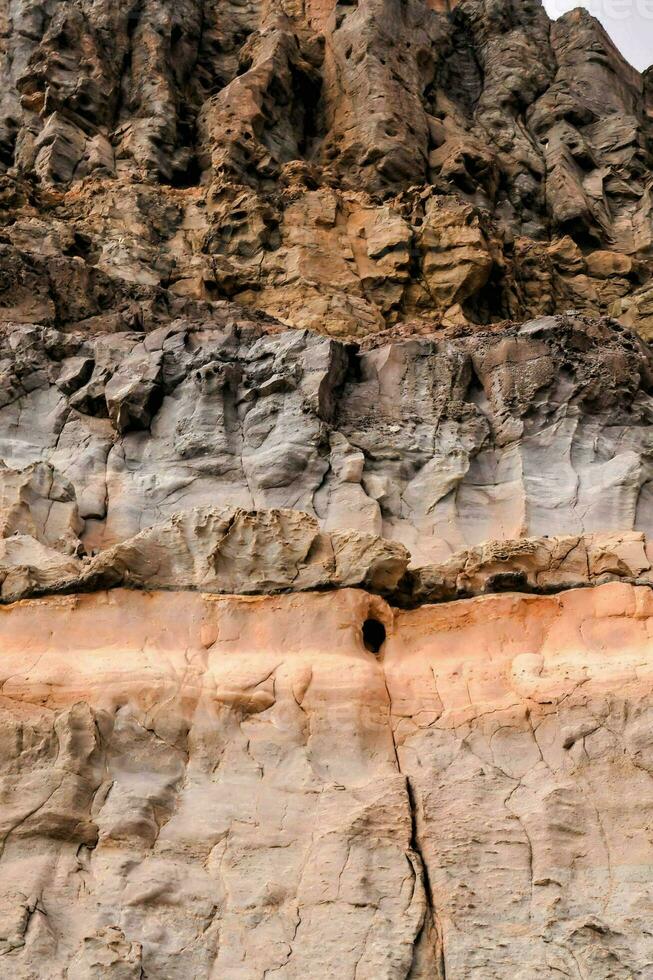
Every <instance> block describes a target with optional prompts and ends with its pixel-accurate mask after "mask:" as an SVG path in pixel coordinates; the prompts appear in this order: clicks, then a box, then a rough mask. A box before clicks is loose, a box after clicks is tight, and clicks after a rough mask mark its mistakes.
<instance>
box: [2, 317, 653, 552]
mask: <svg viewBox="0 0 653 980" xmlns="http://www.w3.org/2000/svg"><path fill="white" fill-rule="evenodd" d="M0 344H2V350H1V351H0V356H1V357H2V366H3V380H4V392H3V393H0V453H1V454H2V457H3V458H4V460H5V461H6V463H7V464H8V465H9V466H10V467H11V468H12V469H15V470H16V471H19V472H20V471H22V470H24V468H25V467H33V466H34V465H36V464H38V465H41V466H42V465H43V464H44V463H47V464H48V465H49V466H50V467H53V468H54V473H55V476H53V479H55V478H56V479H57V480H59V481H60V482H62V485H66V486H67V487H68V488H69V489H68V490H67V491H66V492H67V493H68V494H69V495H72V497H73V499H74V497H75V496H76V500H77V505H78V513H79V517H80V519H81V522H82V525H83V527H82V531H81V537H82V541H83V542H84V545H85V547H86V549H87V550H88V551H93V550H96V549H97V548H104V547H107V546H110V545H113V544H115V543H117V542H119V541H121V540H124V539H126V538H129V537H131V536H133V535H135V534H137V533H138V532H139V531H141V530H142V529H144V528H146V527H148V526H151V525H155V524H158V523H159V522H161V521H162V520H165V519H167V518H169V517H171V516H172V515H173V514H175V513H178V512H183V511H187V510H190V509H191V508H193V507H197V506H212V507H213V506H216V505H220V506H223V507H225V506H226V507H229V508H233V507H234V506H239V507H242V508H245V509H247V510H249V509H267V508H294V509H296V510H300V511H303V512H307V513H309V514H312V515H314V516H316V517H317V518H318V519H319V521H320V523H321V525H322V527H323V528H324V529H325V530H326V531H341V530H342V531H349V530H352V529H353V530H356V531H358V532H361V533H364V534H372V535H375V536H378V535H380V536H383V537H385V538H389V539H392V540H395V541H399V542H401V543H402V544H403V545H404V546H405V547H407V548H408V550H409V551H410V552H411V554H412V556H413V564H416V565H421V564H425V563H430V562H433V561H437V562H439V561H441V560H443V559H445V558H447V557H448V556H449V555H451V554H452V553H453V552H456V551H459V550H461V549H464V548H467V547H470V546H475V545H479V544H481V543H482V542H483V541H486V540H495V539H499V540H500V539H512V538H519V537H522V536H540V535H544V534H564V535H578V534H583V533H588V532H599V531H600V532H605V531H632V530H637V531H642V532H648V531H650V530H651V528H652V527H653V495H652V490H651V486H652V483H651V481H652V477H653V470H652V458H653V429H652V428H651V421H652V419H653V399H652V398H651V394H650V392H651V384H652V379H653V370H652V369H653V358H652V356H651V351H650V348H649V347H648V345H647V344H645V343H644V342H643V341H641V340H640V339H639V338H637V337H636V336H634V335H633V334H631V333H630V332H629V331H627V330H624V329H623V328H621V327H620V326H619V324H617V323H613V322H612V321H601V322H594V321H588V320H583V319H579V318H564V317H563V318H544V319H542V320H538V321H533V322H531V323H528V324H526V325H524V326H522V327H513V328H505V329H503V330H495V331H485V332H481V333H470V334H468V335H466V336H463V337H459V338H449V339H446V338H445V339H440V340H427V339H419V338H417V339H415V338H414V339H412V340H407V341H400V342H397V343H390V344H386V345H384V346H382V347H379V348H375V349H372V350H369V351H364V352H359V351H357V350H356V349H355V348H352V347H351V346H347V345H343V344H342V343H341V342H339V341H335V340H332V339H325V338H322V337H319V336H315V335H313V334H310V333H306V332H297V331H290V332H287V333H281V334H276V333H274V334H266V333H264V332H263V333H262V332H261V330H260V328H255V327H253V326H250V327H242V328H239V327H238V326H237V325H233V324H228V325H226V326H225V327H223V328H220V327H218V326H216V325H215V324H213V323H206V324H204V325H203V326H202V327H193V326H192V325H189V324H188V323H185V322H179V321H175V323H174V324H171V325H170V326H169V327H167V328H161V329H159V330H157V331H155V332H154V333H151V334H148V335H146V336H145V337H144V336H143V335H137V334H134V333H120V334H111V335H109V336H106V335H103V336H101V337H97V338H95V337H90V338H89V337H86V338H83V337H81V336H79V335H78V334H62V333H60V332H57V331H53V330H48V329H43V328H37V327H22V328H20V329H12V330H7V331H6V332H5V333H0ZM26 419H29V420H30V421H29V424H27V423H26ZM13 479H16V480H17V479H18V476H16V477H14V478H13ZM21 479H26V477H23V478H21ZM70 488H72V489H70ZM62 506H63V505H62ZM62 513H63V511H62ZM45 543H51V542H45Z"/></svg>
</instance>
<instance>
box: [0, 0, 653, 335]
mask: <svg viewBox="0 0 653 980" xmlns="http://www.w3.org/2000/svg"><path fill="white" fill-rule="evenodd" d="M448 6H449V4H443V3H442V2H438V3H434V4H430V5H429V4H428V3H427V2H425V0H406V2H402V3H400V2H399V0H360V2H358V3H354V4H349V3H347V4H345V3H342V4H336V3H333V4H330V3H316V2H310V3H308V4H304V5H302V4H293V3H289V2H281V0H266V2H263V0H256V2H251V3H247V4H244V5H243V4H236V3H227V4H222V3H221V4H217V3H211V2H210V0H183V2H172V0H145V2H142V0H126V2H123V3H120V4H115V3H113V4H112V3H107V2H106V0H77V2H75V3H66V2H62V0H48V2H47V3H41V4H38V5H34V4H32V3H28V2H25V0H16V2H12V3H9V0H3V3H2V4H0V25H1V28H2V29H1V30H0V36H1V38H2V39H1V40H0V79H1V81H2V98H1V101H0V167H1V168H2V170H3V171H4V173H5V176H4V178H2V180H1V182H0V200H1V201H2V203H3V204H4V207H5V214H4V216H3V222H2V225H3V227H2V242H1V243H0V244H1V245H2V266H3V282H2V283H0V289H1V290H2V292H1V294H0V296H1V299H0V302H2V305H3V306H4V307H5V310H6V313H7V318H8V319H13V318H16V319H18V320H19V321H21V322H38V323H44V324H46V323H47V324H53V325H55V326H57V327H69V326H75V325H79V324H80V323H82V322H85V321H88V320H94V321H96V320H97V319H98V318H100V319H101V322H102V323H103V328H105V329H106V328H107V327H110V328H111V329H115V325H116V324H117V323H119V322H125V319H127V320H129V321H131V322H132V323H133V324H135V325H141V324H145V325H148V324H150V323H152V322H153V321H154V322H156V321H157V320H158V319H159V318H160V316H161V314H162V311H163V313H164V314H166V313H167V311H168V310H170V309H171V308H172V309H179V308H181V307H184V306H186V307H187V308H188V305H189V304H190V305H191V306H193V304H198V303H199V304H200V306H201V305H202V304H205V303H207V302H208V303H211V302H212V301H215V300H216V299H219V298H226V299H234V300H236V301H237V302H238V303H241V304H245V305H247V306H248V307H251V308H256V309H259V310H265V311H267V312H268V313H270V314H273V315H274V316H278V317H280V318H281V319H282V320H283V321H284V322H285V323H286V324H288V325H291V326H296V327H310V328H311V329H314V330H317V331H319V332H323V333H330V334H333V335H339V336H343V335H352V336H358V337H361V336H365V335H366V334H370V333H374V332H378V331H379V330H382V329H384V328H386V327H387V326H389V325H392V324H395V323H397V322H402V321H407V320H408V321H416V322H417V323H419V322H422V323H425V324H427V325H428V324H437V323H439V322H441V321H444V322H445V323H465V322H467V321H471V322H481V323H487V322H496V321H501V320H505V319H521V320H523V319H528V318H529V317H533V316H539V315H543V314H552V313H557V312H564V311H565V310H567V309H576V310H581V311H585V312H587V313H592V314H598V313H612V314H613V315H616V316H619V317H621V319H622V321H623V322H624V323H625V324H627V325H629V326H634V327H636V328H637V329H639V330H640V331H642V332H643V333H646V334H647V335H648V334H650V333H651V331H652V330H653V321H652V320H651V315H652V314H651V309H652V307H651V289H652V286H651V274H652V267H651V261H650V253H651V244H652V227H653V226H652V212H651V177H650V173H651V159H652V158H651V149H650V146H651V123H650V118H649V107H650V78H649V76H648V75H644V76H640V75H639V74H638V73H637V72H635V71H634V70H633V69H632V68H630V67H629V66H628V65H627V64H626V63H625V62H624V60H623V59H622V58H621V56H620V55H619V53H618V52H617V51H616V50H615V49H614V47H613V46H612V44H611V42H610V40H609V38H608V37H607V35H606V34H605V32H604V31H603V30H602V28H601V27H600V26H599V24H598V23H597V21H595V20H594V19H593V18H591V17H590V16H589V15H588V14H587V13H585V12H583V11H574V12H572V13H570V14H567V15H565V16H564V17H562V18H561V19H560V20H559V21H557V22H556V23H554V24H552V23H551V22H550V21H549V19H548V17H547V15H546V13H545V12H544V10H543V8H542V6H541V4H540V3H539V0H527V2H526V0H501V2H499V3H497V2H496V0H463V2H460V3H458V4H453V5H451V6H453V7H455V9H454V10H453V13H451V14H448V13H447V10H446V9H445V8H446V7H448Z"/></svg>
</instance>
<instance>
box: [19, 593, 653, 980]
mask: <svg viewBox="0 0 653 980" xmlns="http://www.w3.org/2000/svg"><path fill="white" fill-rule="evenodd" d="M368 619H373V620H375V622H376V623H377V624H379V623H380V624H382V625H383V627H384V628H385V631H386V637H387V638H386V640H385V642H384V643H382V645H381V647H380V650H379V651H378V653H374V652H372V651H371V650H369V649H367V648H366V646H365V643H364V641H363V632H362V627H363V624H364V622H365V621H366V620H368ZM377 628H378V626H377ZM652 630H653V597H652V596H651V592H650V590H649V589H648V588H637V587H633V586H630V585H622V584H608V585H603V586H600V587H598V588H596V589H584V590H576V591H571V592H567V593H564V594H562V595H557V596H546V597H545V596H523V595H501V596H487V597H482V598H476V599H470V600H466V601H459V602H455V603H449V604H443V605H440V606H424V607H422V608H420V609H417V610H413V611H403V612H397V611H395V610H393V609H392V608H391V607H389V606H388V605H387V604H386V603H384V602H383V601H382V600H381V599H379V598H377V597H373V596H370V595H369V594H367V593H365V592H363V591H359V590H353V589H351V590H343V591H341V592H337V593H325V594H319V593H305V594H302V595H292V596H278V597H263V598H261V597H257V598H242V597H239V598H234V597H217V596H206V595H201V594H198V593H183V592H182V593H162V592H159V593H139V592H129V591H124V590H115V591H113V592H110V593H96V594H91V595H84V596H68V597H57V598H49V599H39V600H30V601H23V602H20V603H16V604H14V605H13V606H8V607H4V608H2V609H0V644H1V649H2V657H1V659H0V668H1V675H0V681H1V683H2V687H1V693H2V700H1V703H0V733H1V736H2V737H1V739H0V755H1V774H2V783H1V788H0V793H1V797H0V798H1V799H2V808H1V809H0V835H1V839H2V857H1V860H2V875H1V877H0V955H1V954H4V956H3V959H2V960H0V963H1V964H2V969H5V970H7V971H10V973H11V975H12V976H13V977H17V978H32V977H43V976H48V977H52V978H58V977H61V978H63V977H67V978H69V980H81V978H88V977H98V978H99V977H116V978H117V977H119V978H131V977H134V978H139V977H141V976H151V977H170V978H182V977H185V978H188V977H193V978H214V980H215V978H218V977H229V978H239V980H240V978H242V980H250V978H251V980H259V978H263V977H267V978H270V977H274V978H276V980H289V978H300V977H302V978H306V977H309V976H310V977H311V978H312V980H322V978H324V980H326V978H335V977H338V978H340V977H347V978H354V977H355V978H356V980H379V978H388V980H389V978H400V977H401V978H404V977H410V978H413V980H414V978H427V977H428V978H437V977H441V978H444V977H445V976H446V977H447V978H460V980H462V978H467V977H479V978H480V977H482V978H484V980H485V978H494V977H496V978H500V977H501V978H505V977H508V976H514V977H520V978H526V977H528V978H529V980H530V978H535V977H545V976H547V977H548V976H551V975H553V973H556V974H558V973H559V974H560V975H563V976H564V975H569V976H583V977H592V978H598V977H606V978H607V977H624V978H625V977H630V976H646V970H647V969H649V968H650V967H648V966H647V964H650V962H651V959H652V957H653V942H652V940H651V936H650V931H649V929H648V923H649V922H650V921H651V914H652V912H653V908H652V901H651V888H650V881H651V863H652V856H653V843H652V841H651V833H650V828H651V826H652V825H653V780H652V778H651V776H652V774H653V736H652V734H651V731H652V728H651V717H652V711H653V706H652V702H651V690H652V688H653V655H652V650H651V646H652V645H651V633H652ZM7 975H9V974H8V973H7Z"/></svg>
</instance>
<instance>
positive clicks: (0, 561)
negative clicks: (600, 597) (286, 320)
mask: <svg viewBox="0 0 653 980" xmlns="http://www.w3.org/2000/svg"><path fill="white" fill-rule="evenodd" d="M6 523H7V522H6ZM7 528H8V529H10V528H11V524H10V523H7ZM652 558H653V547H652V546H650V545H647V541H646V537H645V535H644V534H642V533H639V532H623V533H615V534H592V535H581V536H570V537H558V538H526V539H521V540H515V541H501V542H498V541H495V542H489V543H487V544H484V545H482V546H480V547H477V548H472V549H469V550H466V551H461V552H458V553H457V554H456V555H453V556H452V557H451V558H450V559H448V560H447V561H446V562H444V563H442V564H439V565H427V566H423V567H421V568H416V569H414V568H413V569H411V568H409V565H410V554H409V553H408V551H407V550H406V549H405V548H404V547H403V545H401V544H399V543H397V542H394V541H388V540H385V539H383V538H380V537H375V536H374V535H365V534H359V533H357V532H354V531H350V532H347V531H334V532H331V533H327V532H325V531H322V530H320V527H319V524H318V521H317V520H316V519H315V518H314V517H312V516H311V515H309V514H304V513H301V512H299V511H291V510H261V511H246V510H242V509H240V508H236V509H233V510H228V509H220V508H197V509H195V510H192V511H190V512H187V513H184V514H179V515H176V516H174V517H173V518H171V519H170V520H168V521H165V522H164V523H161V524H158V525H155V526H154V527H150V528H147V529H146V530H144V531H141V533H140V534H137V535H136V536H135V537H133V538H130V539H128V540H127V541H124V542H121V543H120V544H118V545H115V546H114V547H113V548H109V549H107V550H106V551H103V552H101V553H100V554H99V555H96V556H93V557H83V558H78V557H75V556H74V555H71V554H63V553H62V552H61V551H57V550H55V549H54V548H52V547H50V546H49V544H48V543H47V541H44V540H39V539H38V537H36V536H33V535H30V534H26V533H23V532H22V530H18V531H17V532H16V533H14V534H12V535H11V536H8V537H5V538H3V539H2V540H1V541H0V583H1V591H0V596H1V601H2V602H5V603H6V602H13V601H16V600H19V599H24V598H28V597H31V596H39V595H47V594H54V593H62V592H66V593H71V592H93V591H97V590H102V589H110V588H117V587H123V588H125V587H126V588H132V589H139V590H147V591H149V590H171V591H197V592H205V593H214V594H225V595H265V594H273V593H279V592H306V591H312V590H328V589H340V588H348V587H353V586H359V587H362V588H364V589H367V590H368V591H369V592H372V593H375V594H378V595H382V596H385V597H386V598H387V599H388V600H389V601H391V602H393V603H395V604H396V605H399V606H406V607H410V606H416V605H422V604H426V603H433V602H444V601H450V600H452V599H457V598H468V597H471V596H475V595H482V594H487V593H492V592H507V591H512V592H543V593H547V592H557V591H561V590H564V589H569V588H577V587H584V586H593V585H599V584H603V583H605V582H609V581H622V582H628V583H632V584H638V585H653V567H652V566H653V561H652V560H651V559H652Z"/></svg>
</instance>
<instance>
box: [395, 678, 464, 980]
mask: <svg viewBox="0 0 653 980" xmlns="http://www.w3.org/2000/svg"><path fill="white" fill-rule="evenodd" d="M379 669H380V670H381V672H382V674H383V681H384V685H385V690H386V696H387V710H388V729H389V733H390V738H391V740H392V747H393V751H394V757H395V763H396V766H397V771H398V772H399V773H400V774H401V775H402V776H403V777H404V785H405V793H406V797H405V798H406V805H407V807H408V810H409V813H410V828H411V836H410V849H411V851H412V853H413V855H414V857H415V858H416V859H417V870H418V872H419V881H420V885H421V887H422V893H423V896H424V899H425V909H424V917H423V919H422V923H421V925H420V928H419V931H418V932H417V934H416V935H415V938H414V941H413V961H412V964H411V966H410V969H409V971H408V973H407V974H406V980H421V978H422V977H424V978H426V977H428V976H431V977H434V978H435V980H447V972H446V961H445V949H444V932H443V929H442V924H441V922H440V919H439V916H438V911H437V908H436V905H435V901H434V898H433V890H432V887H431V880H430V877H429V869H428V864H427V861H426V858H425V856H424V852H423V849H422V844H421V841H420V820H421V814H420V812H419V809H420V807H419V802H418V800H417V799H416V794H415V789H414V787H413V784H412V782H411V778H410V776H409V775H407V774H406V773H405V772H404V771H403V769H402V766H401V760H400V752H399V746H398V745H397V739H396V735H395V730H394V724H393V718H392V697H391V694H390V688H389V686H388V680H387V677H386V672H385V668H384V665H383V662H382V661H381V662H380V664H379ZM422 960H423V961H424V962H422ZM428 968H430V972H423V971H424V970H425V969H428ZM433 971H435V972H433Z"/></svg>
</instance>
